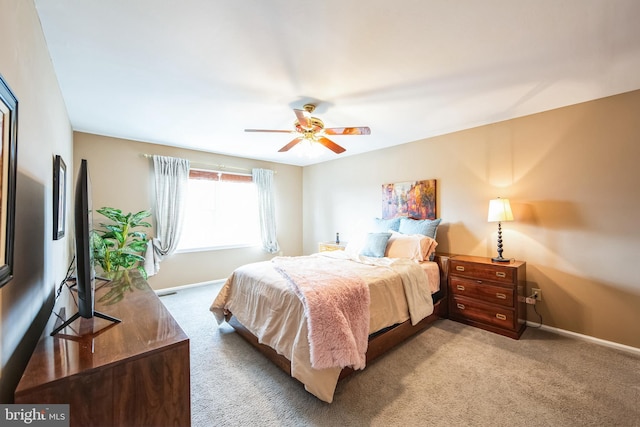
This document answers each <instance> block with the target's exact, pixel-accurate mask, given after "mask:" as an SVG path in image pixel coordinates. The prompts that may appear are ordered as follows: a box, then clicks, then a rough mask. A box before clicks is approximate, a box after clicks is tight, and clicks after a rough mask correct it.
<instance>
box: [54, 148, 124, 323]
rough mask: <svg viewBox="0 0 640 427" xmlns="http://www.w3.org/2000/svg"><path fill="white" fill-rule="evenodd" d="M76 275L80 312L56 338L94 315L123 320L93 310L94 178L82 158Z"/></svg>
mask: <svg viewBox="0 0 640 427" xmlns="http://www.w3.org/2000/svg"><path fill="white" fill-rule="evenodd" d="M74 223H75V227H74V229H75V247H76V276H75V282H76V283H75V288H76V289H77V292H78V312H77V313H76V314H74V315H73V316H71V317H70V318H69V319H68V320H67V321H66V322H64V323H63V324H62V325H60V326H58V327H57V328H56V329H54V330H53V332H51V335H55V334H56V333H58V332H59V331H61V330H62V329H64V328H65V327H67V326H68V325H69V324H71V323H72V322H73V321H75V320H76V319H77V318H78V317H84V318H85V319H90V318H92V317H93V316H96V317H100V318H102V319H106V320H110V321H112V322H116V323H117V322H120V320H118V319H116V318H114V317H111V316H108V315H106V314H104V313H100V312H98V311H95V310H94V304H95V301H94V294H95V283H96V273H95V268H94V264H93V251H92V249H91V230H92V229H93V213H92V204H91V179H90V177H89V167H88V163H87V160H85V159H82V161H81V162H80V170H79V171H78V178H77V180H76V191H75V199H74Z"/></svg>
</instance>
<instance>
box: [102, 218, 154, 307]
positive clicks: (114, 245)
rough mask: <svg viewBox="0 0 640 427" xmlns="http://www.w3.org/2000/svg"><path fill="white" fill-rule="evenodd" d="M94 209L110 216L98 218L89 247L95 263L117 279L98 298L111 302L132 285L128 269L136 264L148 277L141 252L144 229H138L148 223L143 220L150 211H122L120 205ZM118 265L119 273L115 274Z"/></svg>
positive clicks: (143, 245) (143, 242)
mask: <svg viewBox="0 0 640 427" xmlns="http://www.w3.org/2000/svg"><path fill="white" fill-rule="evenodd" d="M96 212H98V213H99V214H101V215H103V216H105V217H107V218H108V219H110V220H111V222H110V223H103V222H101V223H100V227H101V228H96V229H94V230H92V231H91V249H92V251H93V262H94V265H96V266H100V268H101V269H102V271H103V273H104V275H105V276H106V277H107V278H109V279H116V280H114V282H115V283H113V284H112V288H111V290H110V291H109V292H108V293H107V294H105V295H104V296H103V297H102V298H101V301H104V300H106V301H108V304H113V303H115V302H118V301H120V300H121V299H122V298H123V297H124V291H125V290H129V289H131V280H130V278H129V275H128V270H129V269H132V268H136V269H137V270H138V271H140V273H141V274H142V277H144V278H145V279H146V278H147V272H146V270H145V269H144V256H143V255H144V253H145V251H146V250H147V241H148V238H147V233H145V232H143V231H140V230H137V229H138V228H140V227H146V228H148V227H151V224H149V223H148V222H146V221H144V219H145V218H148V217H149V216H151V212H149V211H147V210H144V211H140V212H137V213H128V214H124V213H123V212H122V211H121V210H120V209H115V208H110V207H103V208H100V209H98V210H96ZM121 269H122V270H123V271H122V277H117V276H118V274H117V273H118V272H119V271H120V270H121Z"/></svg>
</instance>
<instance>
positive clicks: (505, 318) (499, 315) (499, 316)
mask: <svg viewBox="0 0 640 427" xmlns="http://www.w3.org/2000/svg"><path fill="white" fill-rule="evenodd" d="M496 317H497V318H498V319H500V320H507V316H505V315H504V314H500V313H496Z"/></svg>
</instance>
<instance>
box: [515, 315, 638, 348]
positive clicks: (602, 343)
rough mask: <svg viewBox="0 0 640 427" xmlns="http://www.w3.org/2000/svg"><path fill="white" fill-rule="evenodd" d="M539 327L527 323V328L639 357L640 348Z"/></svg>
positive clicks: (534, 323)
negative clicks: (538, 329) (537, 328)
mask: <svg viewBox="0 0 640 427" xmlns="http://www.w3.org/2000/svg"><path fill="white" fill-rule="evenodd" d="M539 325H540V324H539V323H536V322H530V321H527V326H530V327H533V328H536V327H539V328H540V329H542V330H544V331H549V332H553V333H554V334H558V335H564V336H567V337H572V338H577V339H580V340H583V341H589V342H592V343H594V344H598V345H602V346H605V347H610V348H614V349H616V350H622V351H626V352H628V353H633V354H636V355H638V356H640V348H636V347H631V346H630V345H624V344H619V343H617V342H613V341H607V340H603V339H600V338H595V337H592V336H589V335H584V334H579V333H577V332H572V331H567V330H565V329H559V328H554V327H552V326H547V325H542V326H539Z"/></svg>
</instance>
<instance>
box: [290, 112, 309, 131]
mask: <svg viewBox="0 0 640 427" xmlns="http://www.w3.org/2000/svg"><path fill="white" fill-rule="evenodd" d="M293 112H294V113H296V117H297V118H298V123H300V126H302V127H303V128H304V129H309V128H311V122H310V120H309V119H310V118H311V114H309V112H308V111H306V110H298V109H295V108H294V109H293Z"/></svg>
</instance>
